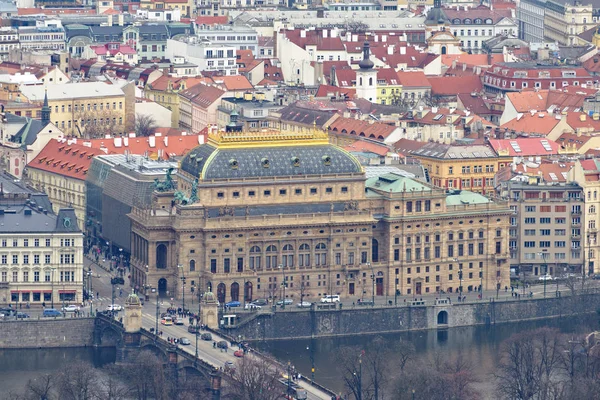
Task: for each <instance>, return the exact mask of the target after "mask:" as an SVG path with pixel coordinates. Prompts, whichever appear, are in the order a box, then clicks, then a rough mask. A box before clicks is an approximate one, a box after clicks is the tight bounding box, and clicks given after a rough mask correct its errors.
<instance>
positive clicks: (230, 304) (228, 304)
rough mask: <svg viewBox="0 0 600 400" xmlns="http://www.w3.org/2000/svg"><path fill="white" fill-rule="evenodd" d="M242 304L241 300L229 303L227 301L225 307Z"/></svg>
mask: <svg viewBox="0 0 600 400" xmlns="http://www.w3.org/2000/svg"><path fill="white" fill-rule="evenodd" d="M241 305H242V303H240V302H239V301H237V300H234V301H230V302H229V303H225V307H230V308H231V307H239V306H241Z"/></svg>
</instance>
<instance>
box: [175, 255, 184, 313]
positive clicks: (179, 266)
mask: <svg viewBox="0 0 600 400" xmlns="http://www.w3.org/2000/svg"><path fill="white" fill-rule="evenodd" d="M177 268H181V277H180V278H179V279H181V282H182V289H181V296H182V302H183V305H182V308H183V311H184V312H185V271H184V269H183V265H181V264H177Z"/></svg>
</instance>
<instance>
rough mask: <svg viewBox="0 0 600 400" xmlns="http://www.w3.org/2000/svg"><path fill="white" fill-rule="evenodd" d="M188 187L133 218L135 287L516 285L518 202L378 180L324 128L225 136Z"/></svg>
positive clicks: (257, 291) (232, 293)
mask: <svg viewBox="0 0 600 400" xmlns="http://www.w3.org/2000/svg"><path fill="white" fill-rule="evenodd" d="M178 188H179V189H180V190H181V193H180V194H178V195H177V196H176V198H179V199H182V198H184V200H183V202H182V201H181V200H180V201H178V202H177V204H176V205H175V206H172V201H173V196H174V193H173V192H164V193H159V192H155V194H154V198H153V204H152V206H150V207H148V208H146V209H141V208H134V209H133V210H132V213H131V214H130V218H131V221H132V246H131V247H132V257H131V265H132V271H131V273H132V285H134V286H139V287H145V288H146V290H149V289H151V288H157V289H158V291H159V293H161V294H162V295H165V296H174V295H175V296H177V297H179V296H181V290H182V285H181V280H182V278H185V281H186V282H187V284H186V286H185V287H184V290H185V294H186V298H189V297H188V296H190V295H191V294H192V291H191V290H190V289H191V288H192V287H194V288H199V289H200V290H196V291H195V292H196V293H199V292H204V290H205V289H207V288H211V289H212V290H213V291H214V292H215V293H217V296H218V298H219V301H220V302H221V303H223V302H226V301H230V300H239V301H250V300H252V299H256V298H270V299H281V298H283V297H285V298H288V299H292V300H293V301H294V302H296V301H301V300H305V299H308V300H309V301H318V300H319V298H320V297H321V296H323V295H325V294H339V295H340V296H343V297H344V298H355V299H356V298H370V297H371V296H376V297H377V298H378V299H381V298H385V297H386V296H387V297H390V298H393V297H394V295H395V293H396V291H398V292H399V293H402V294H410V295H413V294H414V295H421V294H425V293H436V292H440V293H441V291H444V292H457V291H460V287H461V286H462V289H463V292H464V293H467V292H469V291H477V290H478V289H479V287H480V285H483V288H484V289H495V288H496V285H498V284H502V285H505V284H509V269H508V264H507V263H506V261H507V258H508V247H507V244H508V241H507V229H508V223H509V214H510V213H511V210H510V209H509V208H508V205H507V203H496V202H492V201H491V200H490V199H488V198H486V197H484V196H481V195H479V194H475V193H471V192H467V191H462V192H460V191H455V192H450V193H448V192H446V191H445V190H442V189H437V188H434V187H432V186H429V185H427V184H424V183H421V182H418V181H415V180H412V179H409V178H405V177H402V176H400V175H395V174H387V175H384V176H380V177H374V178H370V179H366V178H365V173H364V171H363V168H362V167H361V165H360V164H359V162H358V160H356V159H355V158H354V157H353V156H352V155H350V154H349V153H347V152H345V151H344V150H342V149H341V148H339V147H336V146H334V145H331V144H329V143H328V138H327V135H326V133H324V132H322V131H320V130H317V129H315V128H313V130H312V131H304V132H298V133H295V132H288V131H268V130H265V131H259V132H252V133H251V134H250V133H249V132H241V131H240V129H239V128H238V127H237V126H229V127H228V130H227V132H218V131H216V130H211V132H210V133H209V140H208V143H207V144H204V145H201V146H199V147H196V148H195V149H193V150H191V151H190V152H189V153H188V154H187V155H186V156H185V157H184V158H183V160H182V161H181V164H180V169H179V172H178ZM184 204H185V205H184ZM284 282H285V285H283V283H284Z"/></svg>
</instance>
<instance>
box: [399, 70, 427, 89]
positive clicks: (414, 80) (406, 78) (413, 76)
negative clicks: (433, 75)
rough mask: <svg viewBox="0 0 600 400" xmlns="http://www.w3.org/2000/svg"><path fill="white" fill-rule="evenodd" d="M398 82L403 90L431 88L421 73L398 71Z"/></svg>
mask: <svg viewBox="0 0 600 400" xmlns="http://www.w3.org/2000/svg"><path fill="white" fill-rule="evenodd" d="M396 75H397V76H398V81H399V82H400V84H401V85H402V86H403V87H405V88H412V87H425V88H431V83H429V80H428V79H427V77H426V76H425V73H424V72H423V71H414V72H412V71H398V72H397V73H396Z"/></svg>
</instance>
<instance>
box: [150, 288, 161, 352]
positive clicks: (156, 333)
mask: <svg viewBox="0 0 600 400" xmlns="http://www.w3.org/2000/svg"><path fill="white" fill-rule="evenodd" d="M150 291H151V292H152V293H154V292H156V327H155V328H154V342H156V341H157V340H158V315H159V314H160V304H159V303H158V290H156V289H155V288H150Z"/></svg>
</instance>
